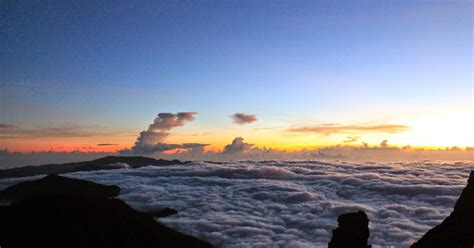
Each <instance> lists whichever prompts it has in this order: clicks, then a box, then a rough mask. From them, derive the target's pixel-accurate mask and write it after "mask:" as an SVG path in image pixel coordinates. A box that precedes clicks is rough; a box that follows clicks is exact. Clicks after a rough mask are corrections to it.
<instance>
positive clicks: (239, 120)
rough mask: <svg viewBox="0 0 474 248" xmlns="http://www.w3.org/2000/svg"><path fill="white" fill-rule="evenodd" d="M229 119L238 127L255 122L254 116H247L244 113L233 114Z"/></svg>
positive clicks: (255, 117)
mask: <svg viewBox="0 0 474 248" xmlns="http://www.w3.org/2000/svg"><path fill="white" fill-rule="evenodd" d="M231 117H232V119H233V120H234V123H236V124H239V125H244V124H249V123H252V122H254V121H257V116H256V115H247V114H244V113H236V114H233V115H232V116H231Z"/></svg>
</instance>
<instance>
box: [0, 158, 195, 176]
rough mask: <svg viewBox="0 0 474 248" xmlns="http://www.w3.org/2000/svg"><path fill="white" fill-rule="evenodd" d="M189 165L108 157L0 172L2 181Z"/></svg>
mask: <svg viewBox="0 0 474 248" xmlns="http://www.w3.org/2000/svg"><path fill="white" fill-rule="evenodd" d="M187 163H189V162H182V161H179V160H176V159H175V160H164V159H154V158H149V157H142V156H130V157H129V156H107V157H103V158H99V159H95V160H91V161H84V162H77V163H66V164H45V165H38V166H25V167H20V168H11V169H5V170H0V179H3V178H11V177H28V176H36V175H48V174H64V173H71V172H77V171H95V170H113V169H120V168H124V165H125V164H126V166H129V167H131V168H138V167H142V166H147V165H153V166H167V165H176V164H187Z"/></svg>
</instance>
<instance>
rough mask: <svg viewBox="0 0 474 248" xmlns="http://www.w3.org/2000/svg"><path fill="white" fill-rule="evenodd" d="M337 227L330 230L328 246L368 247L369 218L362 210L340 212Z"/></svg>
mask: <svg viewBox="0 0 474 248" xmlns="http://www.w3.org/2000/svg"><path fill="white" fill-rule="evenodd" d="M337 223H338V227H337V228H336V229H334V230H333V231H332V238H331V241H330V242H329V244H328V247H329V248H368V247H371V246H370V245H368V244H367V240H368V239H369V235H370V233H369V218H367V214H365V212H364V211H361V210H359V211H358V212H353V213H345V214H341V215H340V216H339V217H338V218H337Z"/></svg>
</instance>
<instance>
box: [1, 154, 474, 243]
mask: <svg viewBox="0 0 474 248" xmlns="http://www.w3.org/2000/svg"><path fill="white" fill-rule="evenodd" d="M379 150H384V149H379ZM385 150H386V149H385ZM124 167H125V166H124ZM473 168H474V164H473V163H462V164H461V163H454V162H450V163H438V162H409V163H348V162H343V161H337V162H318V161H309V160H305V161H294V160H292V161H288V160H278V161H269V160H266V161H257V160H246V161H242V162H238V161H237V162H227V163H220V164H218V163H205V162H196V163H191V164H187V165H186V166H181V165H176V166H165V167H142V168H137V169H133V170H130V169H119V170H113V171H94V172H78V173H73V174H67V176H70V177H74V178H81V179H85V180H92V181H95V182H98V183H105V184H116V185H118V186H119V187H121V188H122V191H121V195H120V196H119V198H120V199H122V200H124V201H125V202H127V203H128V204H130V206H132V207H134V208H136V209H139V210H145V211H152V210H156V209H162V208H164V207H171V208H174V209H177V210H178V215H174V216H169V217H167V218H163V219H161V220H160V221H161V222H163V223H164V224H166V225H167V226H170V227H172V228H174V229H176V230H179V231H182V232H184V233H187V234H191V235H193V236H197V237H199V238H202V239H204V240H208V241H210V242H211V243H212V244H213V245H214V246H217V247H256V246H258V247H269V246H272V247H323V246H327V243H328V242H329V240H330V238H331V235H332V233H331V231H332V230H333V229H334V228H335V227H336V226H337V217H338V215H339V214H341V213H343V212H347V211H356V210H364V211H366V212H367V214H368V215H369V219H370V227H369V228H370V237H369V243H371V244H372V245H373V246H376V247H379V246H382V247H387V246H396V247H409V246H410V245H411V244H412V243H413V242H414V241H415V240H417V239H419V238H420V237H421V236H422V235H423V234H424V233H425V232H426V231H427V230H429V229H430V228H432V227H433V226H435V225H437V224H439V223H440V222H441V221H442V220H443V219H444V218H445V217H446V216H448V215H449V214H450V212H451V210H452V207H453V205H454V203H455V201H456V199H457V198H458V197H459V194H460V193H461V191H462V189H463V188H464V186H465V184H466V180H467V178H468V176H469V172H470V170H472V169H473ZM21 180H25V179H8V180H0V189H1V188H4V187H6V186H8V185H11V184H15V183H18V182H19V181H21ZM296 241H297V242H296Z"/></svg>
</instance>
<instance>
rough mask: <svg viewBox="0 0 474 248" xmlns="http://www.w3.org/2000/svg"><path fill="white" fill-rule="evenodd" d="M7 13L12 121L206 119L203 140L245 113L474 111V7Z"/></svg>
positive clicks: (1, 77)
mask: <svg viewBox="0 0 474 248" xmlns="http://www.w3.org/2000/svg"><path fill="white" fill-rule="evenodd" d="M0 7H1V10H0V11H1V12H0V13H1V19H2V21H1V23H2V30H3V31H2V33H1V35H0V43H1V44H2V46H1V47H2V52H1V54H2V55H1V56H0V63H1V67H2V70H1V72H0V83H1V84H2V92H3V94H2V96H1V98H2V101H1V104H2V112H3V113H2V116H0V118H1V119H0V122H2V123H10V124H12V125H16V126H21V127H26V126H32V125H53V126H54V125H71V123H73V124H76V125H84V126H87V125H90V126H93V125H97V126H102V127H108V128H112V129H117V130H118V129H120V130H125V129H126V130H129V131H139V130H140V129H145V128H146V127H147V125H148V124H149V123H150V122H151V120H152V119H153V118H154V117H155V116H156V114H157V113H159V112H179V111H195V112H198V113H199V116H198V120H199V122H198V124H195V123H197V122H196V121H195V122H194V126H190V127H189V128H190V132H191V131H196V130H200V129H203V130H212V129H216V130H217V129H224V128H227V127H229V126H231V125H232V123H231V120H230V118H228V116H229V115H231V114H233V113H236V112H244V113H251V114H256V115H257V116H258V117H259V122H258V123H254V124H253V125H254V126H253V127H261V128H266V127H278V126H281V125H310V124H314V123H316V124H317V123H323V122H326V123H327V122H337V123H369V122H383V121H392V120H393V119H396V120H401V119H406V118H409V117H407V116H412V115H416V114H417V113H420V114H422V113H426V112H429V111H433V110H436V109H448V110H449V109H452V108H467V109H470V110H471V111H472V108H471V106H470V103H472V69H473V68H472V2H469V1H457V2H444V3H443V2H434V1H273V2H270V1H199V2H174V1H173V2H172V1H169V2H165V1H164V2H155V1H100V2H95V1H50V2H46V3H45V2H34V1H5V2H2V3H1V5H0ZM392 111H393V116H390V115H388V114H387V112H390V113H392ZM187 127H188V126H187ZM187 127H183V128H184V130H186V128H187ZM236 135H238V134H236Z"/></svg>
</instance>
